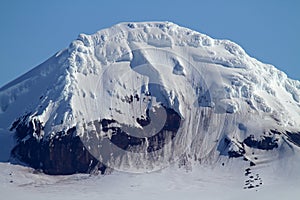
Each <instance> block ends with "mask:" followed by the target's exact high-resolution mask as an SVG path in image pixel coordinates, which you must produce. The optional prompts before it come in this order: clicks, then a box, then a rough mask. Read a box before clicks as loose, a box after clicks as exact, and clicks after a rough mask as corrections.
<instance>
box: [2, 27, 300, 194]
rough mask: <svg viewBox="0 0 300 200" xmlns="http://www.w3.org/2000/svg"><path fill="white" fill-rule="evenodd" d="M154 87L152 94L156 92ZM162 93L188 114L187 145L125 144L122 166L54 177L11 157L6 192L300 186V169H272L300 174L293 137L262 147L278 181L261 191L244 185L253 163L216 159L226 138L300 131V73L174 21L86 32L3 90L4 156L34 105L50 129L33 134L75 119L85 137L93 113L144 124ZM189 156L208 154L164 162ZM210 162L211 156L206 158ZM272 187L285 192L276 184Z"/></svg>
mask: <svg viewBox="0 0 300 200" xmlns="http://www.w3.org/2000/svg"><path fill="white" fill-rule="evenodd" d="M150 93H151V94H152V99H150V100H151V101H152V103H149V102H150V101H149V99H147V98H150V97H148V96H147V94H150ZM130 95H132V96H135V95H138V96H139V98H140V99H141V101H135V100H133V101H132V103H126V98H129V97H130ZM142 99H144V101H142ZM124 102H125V103H124ZM160 103H161V104H164V105H167V106H169V107H171V108H173V109H174V110H175V111H176V112H178V113H179V114H180V116H181V117H182V119H183V122H182V124H181V127H180V130H179V132H180V133H181V135H180V137H176V138H175V139H174V144H176V148H173V147H172V146H171V145H166V146H165V147H164V149H162V150H161V151H158V152H155V153H151V154H150V153H149V154H147V153H145V154H139V155H136V154H132V153H128V152H120V150H118V149H115V152H113V153H116V152H118V153H120V154H122V155H123V159H124V160H122V161H121V162H119V163H113V162H112V163H110V162H108V163H105V164H108V165H109V166H111V167H112V168H114V169H117V170H119V171H120V172H114V173H113V174H112V175H107V176H96V177H93V176H92V177H89V176H88V175H80V174H79V175H72V176H68V177H63V176H58V177H51V176H47V175H44V174H40V173H37V174H36V173H33V172H32V170H31V169H29V168H24V167H20V166H13V165H9V164H7V163H0V166H1V168H2V169H3V170H1V185H0V190H1V193H3V194H5V196H6V195H7V196H8V195H14V196H12V198H13V199H19V198H24V197H26V196H28V197H30V198H31V199H35V198H40V197H41V196H43V198H44V197H46V198H50V197H51V198H52V195H53V194H55V196H54V197H53V199H55V198H56V199H62V198H66V196H67V197H70V198H73V199H80V198H81V199H82V198H85V197H87V196H88V197H89V199H93V198H94V199H96V198H97V199H99V198H102V197H103V199H108V198H109V199H117V198H118V199H120V198H125V199H126V198H133V199H134V198H135V197H136V198H137V199H138V198H141V197H143V198H146V199H147V198H148V199H153V198H162V199H164V198H166V199H169V198H172V199H179V198H185V197H187V198H189V199H195V197H199V196H202V195H203V197H207V198H209V199H212V198H215V199H220V198H222V199H226V198H227V199H238V198H244V199H247V198H249V199H250V197H252V196H253V197H258V198H261V197H264V198H263V199H267V198H269V199H279V197H281V196H282V195H283V194H284V195H287V196H290V197H293V196H295V195H299V192H298V191H297V190H296V188H295V187H293V184H292V182H294V181H295V185H296V184H299V177H295V176H292V178H291V180H289V181H288V182H284V181H287V180H286V179H285V178H282V179H279V180H278V181H277V179H276V182H274V180H273V178H272V174H270V173H269V174H268V170H267V169H270V168H271V171H272V170H275V171H276V170H277V171H279V172H284V171H286V169H287V168H288V167H289V166H286V165H282V163H281V161H282V160H285V161H288V163H289V165H290V164H291V165H293V166H294V165H295V166H294V167H292V169H291V171H295V174H300V173H299V170H298V171H297V169H300V168H299V164H298V163H297V162H295V161H293V159H289V158H294V157H297V155H299V152H298V150H299V149H298V147H297V146H293V144H291V143H290V142H289V141H288V140H287V139H286V137H285V136H280V137H278V140H279V142H278V143H279V145H280V147H279V148H278V149H277V150H275V151H267V152H266V151H262V150H255V156H257V158H258V161H256V164H257V168H258V169H257V170H258V171H259V170H261V169H260V168H262V169H263V170H262V171H263V172H262V174H261V175H262V176H263V175H266V176H267V177H266V183H268V184H266V186H265V188H264V189H262V190H260V189H259V191H258V192H256V191H255V190H250V191H248V190H247V191H245V190H244V189H243V188H242V187H241V186H240V185H241V182H243V181H244V180H243V178H245V177H244V175H243V173H244V171H243V170H244V168H245V166H243V167H242V168H241V165H245V164H249V163H248V162H242V163H243V164H241V162H240V161H238V159H236V160H234V159H233V160H229V161H228V160H227V161H224V162H229V165H230V167H228V166H227V164H226V167H225V168H226V170H225V172H224V167H223V168H222V167H220V168H217V169H210V168H211V167H212V166H215V165H221V163H220V160H223V159H225V158H224V157H222V155H220V154H219V152H218V147H219V145H220V144H219V142H220V141H222V140H223V139H224V138H229V139H230V140H231V142H232V143H231V146H230V148H232V149H238V148H239V141H242V140H244V139H245V138H247V137H248V136H249V135H250V134H251V135H254V136H255V137H256V138H259V137H260V136H261V135H262V134H263V133H265V132H268V131H269V130H278V131H282V132H285V131H291V132H300V120H299V119H300V82H299V81H297V80H292V79H289V78H288V77H287V76H286V75H285V74H284V73H283V72H281V71H279V70H277V69H276V68H275V67H274V66H272V65H268V64H264V63H261V62H259V61H258V60H256V59H254V58H251V57H250V56H248V55H247V54H246V52H245V51H244V50H243V49H242V48H241V47H240V46H238V45H237V44H235V43H233V42H231V41H228V40H217V39H212V38H210V37H209V36H207V35H204V34H201V33H198V32H195V31H193V30H190V29H187V28H183V27H179V26H178V25H176V24H173V23H171V22H144V23H121V24H118V25H115V26H113V27H111V28H108V29H104V30H100V31H98V32H97V33H95V34H93V35H85V34H80V35H79V37H78V39H77V40H75V41H73V42H72V43H71V44H70V45H69V47H68V48H67V49H65V50H62V51H60V52H58V53H57V54H56V55H54V56H53V57H51V58H50V59H48V60H47V61H46V62H44V63H42V64H41V65H39V66H38V67H36V68H34V69H33V70H31V71H29V72H28V73H26V74H25V75H23V76H21V77H19V78H18V79H16V80H14V81H12V82H11V83H9V84H7V85H5V86H4V87H2V88H0V122H1V123H0V141H1V152H0V161H7V160H8V159H9V157H10V155H9V153H10V150H11V148H12V147H13V145H14V141H13V138H12V135H13V133H12V132H11V131H10V130H9V129H10V128H11V126H12V124H13V122H14V121H15V120H17V119H18V118H20V117H23V116H25V115H29V117H28V120H34V119H36V120H39V121H40V122H41V123H42V124H43V126H44V129H43V133H42V134H41V135H34V136H35V137H36V138H38V139H43V138H44V139H47V137H55V133H56V132H58V131H63V130H68V129H69V128H71V127H76V128H77V134H78V135H83V133H86V132H88V133H90V134H92V132H93V131H95V130H96V126H95V124H93V123H90V122H94V121H95V120H99V119H104V118H105V119H114V120H116V121H118V122H121V123H122V124H126V125H127V126H128V127H129V128H131V129H134V128H141V127H140V125H139V124H138V123H137V122H136V118H137V117H140V116H145V115H146V113H145V110H146V108H154V107H155V106H158V105H159V104H160ZM203 116H204V117H203ZM162 121H163V120H162ZM28 123H29V121H28ZM156 128H157V127H156ZM82 140H83V143H84V144H86V146H87V147H90V145H92V144H91V142H90V141H89V137H88V139H85V138H82ZM146 145H147V144H146ZM112 148H113V147H112ZM253 151H254V150H253V149H250V148H248V149H247V148H246V153H245V157H247V158H248V159H249V160H250V161H251V160H255V158H254V156H253V154H252V152H253ZM108 153H109V155H112V154H110V152H108ZM98 156H99V155H97V156H96V157H98ZM182 156H190V157H195V158H196V160H198V161H200V164H199V163H191V164H190V165H188V164H187V166H190V167H191V168H193V170H191V171H189V172H184V170H182V169H178V168H176V167H170V169H169V168H168V170H167V169H164V170H161V169H162V168H166V167H168V166H170V165H171V166H172V164H171V163H173V164H174V162H175V163H180V162H184V161H185V159H182ZM153 157H157V160H152V159H151V158H153ZM285 157H287V158H286V159H287V160H286V159H281V158H285ZM170 161H172V162H170ZM137 163H139V164H138V165H137ZM203 163H206V164H207V163H210V164H209V165H208V164H207V165H205V166H206V167H203ZM230 163H231V164H230ZM174 165H176V164H174ZM297 166H298V167H297ZM228 168H230V170H231V171H230V170H228ZM273 168H276V169H273ZM10 170H11V171H13V172H14V174H15V175H13V179H14V182H13V183H9V179H10V178H11V176H10V175H8V174H9V173H10V172H9V171H10ZM178 170H179V171H178ZM215 170H216V171H215ZM122 171H123V172H124V173H122ZM153 171H154V172H153ZM237 171H238V173H239V174H240V175H241V176H239V175H236V174H235V172H237ZM128 172H140V173H142V174H130V173H128ZM144 172H147V173H146V174H144ZM149 172H153V173H149ZM277 174H278V173H277V172H276V176H277ZM14 176H16V177H17V178H14ZM279 177H284V176H283V175H282V176H281V175H280V176H279ZM70 188H71V189H70ZM273 188H275V189H276V190H275V192H270V191H271V190H272V191H274V189H273ZM15 190H17V191H18V192H13V191H15ZM81 190H83V191H84V192H80V191H81ZM26 191H31V193H29V194H28V193H27V192H26ZM45 193H46V196H44V195H45ZM48 195H49V196H48ZM111 195H113V196H111ZM212 195H213V196H212ZM267 195H268V196H267ZM133 196H134V197H133ZM271 197H272V198H271Z"/></svg>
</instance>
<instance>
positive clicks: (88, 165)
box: [11, 108, 181, 175]
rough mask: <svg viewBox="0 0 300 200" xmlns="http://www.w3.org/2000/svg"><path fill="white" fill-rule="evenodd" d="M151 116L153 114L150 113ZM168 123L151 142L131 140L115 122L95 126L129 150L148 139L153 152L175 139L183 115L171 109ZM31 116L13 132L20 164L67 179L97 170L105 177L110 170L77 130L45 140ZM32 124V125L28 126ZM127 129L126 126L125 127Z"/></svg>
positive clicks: (119, 145)
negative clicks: (97, 157) (109, 133)
mask: <svg viewBox="0 0 300 200" xmlns="http://www.w3.org/2000/svg"><path fill="white" fill-rule="evenodd" d="M147 113H149V111H147ZM166 113H167V119H166V122H165V125H164V127H163V128H162V130H160V131H159V132H158V133H157V134H155V135H153V136H151V137H149V138H143V137H142V138H138V137H134V136H130V135H129V133H127V132H125V131H123V130H122V128H120V125H122V124H118V126H112V124H114V125H115V124H116V123H117V122H116V121H115V120H113V119H102V120H100V121H97V122H94V124H95V125H96V124H98V125H97V126H98V128H99V127H101V131H102V132H104V133H106V132H108V131H111V132H112V137H111V139H110V141H111V142H112V143H113V144H114V145H116V146H118V147H119V148H122V149H123V150H125V151H126V150H128V149H129V148H130V147H134V146H139V145H143V144H144V143H145V141H146V139H147V141H148V142H149V145H148V148H147V151H148V152H152V151H156V150H159V149H161V148H162V147H163V145H164V144H165V142H167V141H169V140H167V139H168V138H170V137H171V138H172V137H175V135H176V133H177V131H178V129H179V126H180V122H181V117H180V116H179V114H178V113H177V112H176V111H174V110H173V109H171V108H166ZM29 117H30V114H27V115H25V116H23V117H22V118H19V119H18V120H16V121H15V122H14V123H13V125H12V127H11V131H15V138H16V141H17V144H16V146H15V147H14V148H13V150H12V152H11V155H12V158H14V159H15V160H16V161H17V162H19V163H25V164H27V165H29V166H31V167H33V168H35V169H39V170H42V171H43V172H44V173H47V174H52V175H60V174H63V175H66V174H74V173H90V172H92V171H94V170H95V169H97V170H99V171H100V172H101V173H104V172H105V171H106V169H107V168H106V166H105V165H103V164H102V163H100V162H99V161H98V160H97V159H96V158H95V157H94V156H93V155H92V154H91V153H90V152H89V151H88V150H87V149H86V148H87V147H86V146H85V145H84V143H83V142H82V140H81V138H80V137H79V136H78V134H76V131H77V130H76V127H73V128H70V129H68V130H67V131H66V132H65V131H61V132H57V133H56V134H55V136H54V137H52V138H43V137H42V134H41V130H43V126H42V123H41V122H39V121H37V120H36V119H32V120H29ZM147 120H148V123H145V122H143V123H142V122H141V121H140V123H141V124H142V125H143V126H145V125H147V124H149V123H150V121H151V119H150V116H149V114H147ZM28 121H29V123H28ZM123 126H124V125H123Z"/></svg>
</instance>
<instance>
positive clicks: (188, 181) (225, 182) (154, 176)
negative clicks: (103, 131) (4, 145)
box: [0, 160, 300, 200]
mask: <svg viewBox="0 0 300 200" xmlns="http://www.w3.org/2000/svg"><path fill="white" fill-rule="evenodd" d="M298 161H299V160H298ZM236 164H238V165H239V166H241V165H243V164H242V163H241V162H237V163H235V165H236ZM227 165H228V166H227ZM231 165H233V163H226V164H225V166H221V165H220V166H218V167H214V168H212V167H211V166H202V167H200V166H198V167H197V168H194V169H193V170H186V169H183V168H178V167H177V166H173V167H170V168H168V169H167V170H161V171H158V172H153V173H148V174H128V173H123V172H122V173H121V172H113V173H112V174H110V175H87V174H75V175H69V176H49V175H45V174H42V173H40V172H36V171H33V170H32V169H30V168H26V167H21V166H15V165H11V164H7V163H0V169H1V170H0V192H1V196H2V197H3V198H9V199H14V200H17V199H24V198H25V199H32V200H35V199H41V198H43V199H53V200H58V199H74V200H76V199H84V198H88V199H91V200H93V199H100V198H101V199H132V200H135V199H173V200H177V199H199V198H201V199H212V200H214V199H216V200H217V199H228V200H229V199H230V200H235V199H236V200H238V199H241V198H242V199H264V200H265V199H270V200H271V199H272V200H277V199H282V198H287V199H297V197H298V196H299V194H300V192H299V189H298V186H299V183H300V179H299V175H297V177H298V179H295V178H294V179H287V178H282V177H281V175H282V174H281V175H280V173H275V170H274V171H272V170H271V172H268V171H265V172H268V173H267V174H266V173H265V175H264V176H263V177H262V179H263V184H262V186H261V187H259V188H253V189H250V190H248V189H247V190H246V189H243V184H244V183H245V181H246V179H245V178H246V176H244V171H242V170H241V169H240V170H237V169H236V170H234V171H231V170H229V169H228V168H227V169H225V168H226V167H233V166H231ZM264 170H265V169H264V168H260V169H256V170H253V171H252V172H253V173H257V172H258V173H262V171H264ZM283 173H284V172H283ZM262 174H263V173H262ZM237 175H240V176H237ZM288 177H289V176H288ZM11 181H12V182H11Z"/></svg>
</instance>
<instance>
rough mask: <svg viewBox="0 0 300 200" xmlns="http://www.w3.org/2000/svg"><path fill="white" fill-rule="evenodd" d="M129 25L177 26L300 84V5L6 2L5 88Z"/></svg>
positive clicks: (268, 1) (0, 12)
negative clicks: (85, 39) (86, 41)
mask: <svg viewBox="0 0 300 200" xmlns="http://www.w3.org/2000/svg"><path fill="white" fill-rule="evenodd" d="M124 21H172V22H174V23H177V24H179V25H182V26H185V27H189V28H191V29H194V30H197V31H199V32H202V33H205V34H207V35H209V36H211V37H213V38H218V39H230V40H232V41H234V42H236V43H238V44H239V45H241V46H242V47H243V48H244V49H245V50H246V52H247V53H248V54H250V55H251V56H253V57H255V58H257V59H258V60H261V61H263V62H266V63H271V64H273V65H275V66H276V67H277V68H279V69H281V70H283V71H284V72H286V73H287V74H288V76H290V77H292V78H294V79H297V80H300V49H299V48H300V1H297V0H294V1H293V0H273V1H272V0H251V1H246V0H245V1H244V0H223V1H222V0H219V1H216V0H207V1H201V0H198V1H197V0H195V1H191V0H181V1H177V0H172V1H163V0H148V1H142V0H139V1H135V0H134V1H130V0H126V1H115V0H106V1H101V0H98V1H96V0H65V1H64V0H60V1H58V0H52V1H45V0H36V1H33V0H26V1H25V0H24V1H22V0H19V1H17V0H1V2H0V44H1V48H0V70H1V71H0V87H1V86H3V85H4V84H5V83H7V82H9V81H11V80H13V79H15V78H17V77H18V76H19V75H21V74H23V73H25V72H27V71H28V70H30V69H32V68H33V67H35V66H37V65H38V64H40V63H42V62H43V61H45V60H46V59H47V58H49V57H51V56H52V55H53V54H54V53H55V52H57V51H59V50H61V49H63V48H65V47H67V46H68V45H69V44H70V42H71V41H72V40H74V39H76V38H77V35H78V34H79V33H87V34H92V33H94V32H96V31H97V30H100V29H102V28H106V27H110V26H112V25H114V24H116V23H119V22H124Z"/></svg>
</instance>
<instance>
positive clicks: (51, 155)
mask: <svg viewBox="0 0 300 200" xmlns="http://www.w3.org/2000/svg"><path fill="white" fill-rule="evenodd" d="M24 119H26V117H25V118H24ZM18 121H19V122H18V124H15V128H14V129H15V137H16V139H17V145H16V146H15V147H14V148H13V150H12V156H13V157H15V158H17V159H18V160H19V161H21V162H23V163H26V164H28V165H29V166H31V167H33V168H35V169H41V170H43V171H44V172H45V173H47V174H55V175H56V174H74V173H89V172H90V171H91V170H92V169H93V168H94V167H95V166H97V165H99V163H98V160H97V159H95V158H94V157H93V156H92V155H91V154H90V153H89V152H88V151H87V150H86V148H85V147H84V146H83V144H82V142H81V140H80V137H79V136H76V134H75V133H76V128H75V127H73V128H71V129H69V130H68V131H67V132H64V131H62V132H59V133H56V137H54V138H51V139H49V140H43V139H41V140H38V139H37V138H36V137H33V134H34V131H33V126H32V123H34V122H31V123H29V126H26V125H25V124H24V120H22V121H21V120H18ZM25 137H26V138H27V139H26V140H24V141H23V139H24V138H25ZM99 169H100V170H101V171H102V172H104V170H105V167H104V166H103V165H99Z"/></svg>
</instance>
